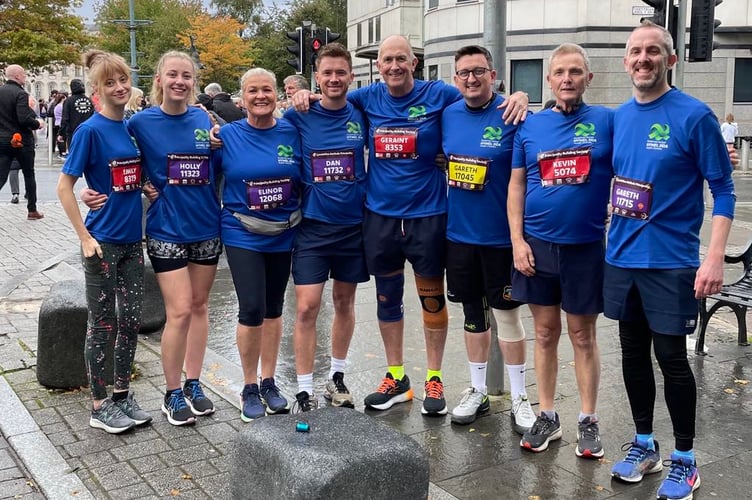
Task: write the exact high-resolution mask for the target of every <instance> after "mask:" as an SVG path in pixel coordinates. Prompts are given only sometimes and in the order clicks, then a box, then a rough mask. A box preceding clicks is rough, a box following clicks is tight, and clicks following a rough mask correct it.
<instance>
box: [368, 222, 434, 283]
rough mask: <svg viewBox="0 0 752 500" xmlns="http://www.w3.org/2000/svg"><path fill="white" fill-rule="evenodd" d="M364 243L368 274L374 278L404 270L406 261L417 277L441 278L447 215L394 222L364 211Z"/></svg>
mask: <svg viewBox="0 0 752 500" xmlns="http://www.w3.org/2000/svg"><path fill="white" fill-rule="evenodd" d="M363 243H364V246H365V250H366V265H367V266H368V272H369V273H371V274H373V275H374V276H384V275H386V274H390V273H393V272H395V271H399V270H400V269H403V268H404V267H405V260H407V261H409V262H410V264H412V266H413V271H415V274H417V275H419V276H422V277H424V278H438V277H441V276H444V258H445V254H444V251H445V245H446V214H440V215H431V216H427V217H419V218H417V219H397V218H395V217H386V216H383V215H379V214H377V213H375V212H371V211H370V210H366V213H365V217H364V219H363Z"/></svg>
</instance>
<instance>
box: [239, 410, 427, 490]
mask: <svg viewBox="0 0 752 500" xmlns="http://www.w3.org/2000/svg"><path fill="white" fill-rule="evenodd" d="M298 421H300V422H305V423H307V424H308V426H309V428H310V430H309V431H308V432H297V431H296V422H298ZM428 475H429V466H428V457H427V455H426V453H425V451H424V450H423V449H422V448H421V446H420V445H418V443H416V442H415V441H413V440H412V439H410V438H409V437H407V436H406V435H404V434H402V433H400V432H398V431H396V430H394V429H392V428H391V427H388V426H386V425H385V424H383V423H381V422H378V421H377V420H374V419H372V418H371V417H369V416H367V415H364V414H362V413H360V412H357V411H355V410H351V409H346V408H334V407H327V408H322V409H320V410H315V411H312V412H309V413H304V414H298V415H280V416H276V415H275V416H272V417H265V418H261V419H258V420H255V421H253V422H251V423H250V424H248V425H245V426H244V427H243V429H242V430H241V431H240V432H239V433H238V437H237V439H236V441H235V442H234V444H233V446H232V469H231V473H230V484H231V487H232V496H233V498H235V499H250V498H264V499H267V500H283V499H284V500H290V499H317V500H335V499H342V498H347V499H348V500H393V499H395V498H410V499H416V500H418V499H425V498H427V497H428Z"/></svg>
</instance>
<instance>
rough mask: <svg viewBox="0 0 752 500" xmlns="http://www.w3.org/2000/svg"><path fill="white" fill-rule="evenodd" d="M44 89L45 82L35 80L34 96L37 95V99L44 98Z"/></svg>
mask: <svg viewBox="0 0 752 500" xmlns="http://www.w3.org/2000/svg"><path fill="white" fill-rule="evenodd" d="M42 89H44V84H43V83H42V82H34V97H36V98H37V100H39V99H41V98H42Z"/></svg>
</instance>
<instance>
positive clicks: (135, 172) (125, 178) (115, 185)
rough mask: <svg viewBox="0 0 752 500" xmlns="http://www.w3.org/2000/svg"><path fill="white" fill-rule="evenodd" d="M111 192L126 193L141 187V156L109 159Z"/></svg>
mask: <svg viewBox="0 0 752 500" xmlns="http://www.w3.org/2000/svg"><path fill="white" fill-rule="evenodd" d="M109 165H110V174H111V175H112V192H113V193H126V192H129V191H136V190H140V189H141V158H140V157H138V156H136V157H135V158H118V159H117V160H110V163H109Z"/></svg>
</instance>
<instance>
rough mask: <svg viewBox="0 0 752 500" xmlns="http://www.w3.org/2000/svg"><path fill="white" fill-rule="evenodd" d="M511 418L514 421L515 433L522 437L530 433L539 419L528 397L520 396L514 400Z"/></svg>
mask: <svg viewBox="0 0 752 500" xmlns="http://www.w3.org/2000/svg"><path fill="white" fill-rule="evenodd" d="M509 416H510V418H511V419H512V428H513V429H514V432H516V433H517V434H520V435H523V434H525V433H526V432H527V431H529V430H530V428H531V427H532V426H533V424H534V423H535V420H536V418H537V417H536V416H535V412H534V411H533V408H532V406H530V401H529V400H528V399H527V396H526V395H523V396H518V397H516V398H514V399H513V400H512V411H511V412H510V413H509Z"/></svg>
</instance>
